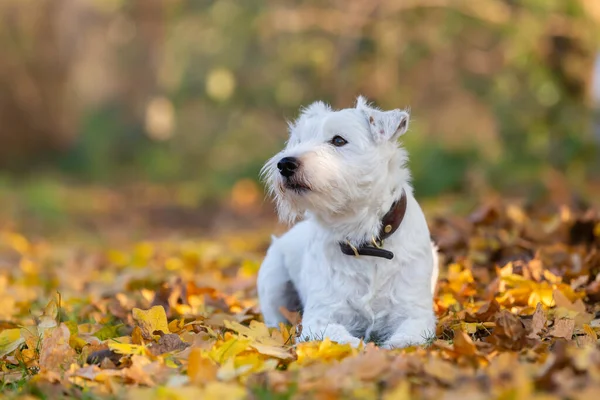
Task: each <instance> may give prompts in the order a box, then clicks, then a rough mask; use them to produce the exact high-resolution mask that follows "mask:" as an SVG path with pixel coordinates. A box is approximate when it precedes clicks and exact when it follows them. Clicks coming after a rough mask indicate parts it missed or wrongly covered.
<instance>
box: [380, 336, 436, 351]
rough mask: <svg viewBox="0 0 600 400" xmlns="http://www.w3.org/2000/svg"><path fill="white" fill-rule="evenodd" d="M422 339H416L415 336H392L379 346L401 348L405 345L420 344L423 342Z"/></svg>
mask: <svg viewBox="0 0 600 400" xmlns="http://www.w3.org/2000/svg"><path fill="white" fill-rule="evenodd" d="M425 343H426V342H425V341H424V340H417V339H416V338H410V337H407V338H393V339H390V340H388V341H387V342H385V343H384V344H382V345H381V346H380V347H381V348H383V349H388V350H393V349H403V348H405V347H411V346H420V345H422V344H425Z"/></svg>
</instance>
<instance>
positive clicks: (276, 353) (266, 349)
mask: <svg viewBox="0 0 600 400" xmlns="http://www.w3.org/2000/svg"><path fill="white" fill-rule="evenodd" d="M250 347H252V348H253V349H255V350H256V351H258V352H259V353H260V354H264V355H266V356H271V357H275V358H279V359H282V360H287V359H290V358H294V356H293V355H292V354H291V353H290V351H289V350H288V349H285V348H283V347H280V346H269V345H267V344H261V343H251V344H250Z"/></svg>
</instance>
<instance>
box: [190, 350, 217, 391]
mask: <svg viewBox="0 0 600 400" xmlns="http://www.w3.org/2000/svg"><path fill="white" fill-rule="evenodd" d="M187 375H188V378H190V382H192V383H194V384H198V383H208V382H211V381H214V380H215V379H216V378H217V366H216V365H215V363H214V362H213V361H212V360H210V359H209V358H207V357H205V356H204V355H203V353H202V350H201V349H199V348H195V349H192V351H191V352H190V356H189V359H188V369H187Z"/></svg>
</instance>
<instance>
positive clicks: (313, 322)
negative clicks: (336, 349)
mask: <svg viewBox="0 0 600 400" xmlns="http://www.w3.org/2000/svg"><path fill="white" fill-rule="evenodd" d="M327 309H329V308H328V307H327V306H325V305H323V306H321V307H310V308H308V307H307V309H306V310H305V312H304V316H303V318H302V334H301V336H300V337H299V338H298V341H301V342H309V341H312V340H324V339H325V338H329V340H331V341H333V342H337V343H342V344H345V343H348V344H350V345H351V346H353V347H358V346H359V345H360V342H361V340H360V339H359V338H357V337H355V336H352V334H351V333H350V332H349V331H348V329H346V327H345V326H344V325H342V324H340V323H339V322H337V321H336V320H335V318H331V314H328V315H323V313H322V312H321V311H322V310H327Z"/></svg>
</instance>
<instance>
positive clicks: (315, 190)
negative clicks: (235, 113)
mask: <svg viewBox="0 0 600 400" xmlns="http://www.w3.org/2000/svg"><path fill="white" fill-rule="evenodd" d="M408 119H409V114H408V113H407V112H406V111H401V110H392V111H381V110H379V109H376V108H374V107H372V106H370V105H369V104H368V103H367V102H366V100H365V99H364V98H363V97H359V98H358V99H357V103H356V107H355V108H349V109H343V110H339V111H334V110H332V109H331V108H330V107H329V106H327V105H325V104H324V103H322V102H316V103H314V104H312V105H310V106H309V107H308V108H306V109H304V110H302V113H301V115H300V117H299V118H298V120H297V121H296V122H295V123H293V124H290V138H289V141H288V142H287V145H286V147H285V149H284V150H283V151H281V152H280V153H279V154H277V155H276V156H274V157H273V158H272V159H271V160H269V161H268V162H267V163H266V165H265V166H264V168H263V174H264V176H265V178H266V180H267V182H268V185H269V188H270V190H271V194H272V195H273V196H274V197H275V200H276V202H277V209H278V213H279V215H280V217H281V219H282V220H285V221H290V222H291V221H294V220H295V219H296V218H298V217H300V216H304V220H303V221H302V222H299V223H297V224H296V225H295V226H294V227H293V228H292V229H291V230H290V231H289V232H287V233H286V234H285V235H283V236H282V237H281V238H278V239H277V238H273V243H272V245H271V247H270V248H269V250H268V251H267V255H266V258H265V260H264V262H263V264H262V266H261V268H260V271H259V274H258V294H259V301H260V306H261V310H262V313H263V316H264V320H265V322H266V324H267V325H268V326H277V325H278V324H279V323H280V322H285V318H284V317H283V315H282V314H281V312H280V307H286V308H288V309H299V310H302V312H303V320H302V324H303V334H302V337H301V338H300V340H315V339H323V338H324V337H329V338H330V339H331V340H333V341H336V342H339V343H350V344H351V345H353V346H357V345H358V344H359V343H360V341H361V339H364V340H365V341H368V340H376V341H378V342H379V343H382V344H383V346H384V347H388V348H394V347H406V346H408V345H414V344H421V343H424V342H426V341H428V340H429V339H430V338H431V337H432V336H434V335H435V316H434V313H433V290H434V287H435V282H436V280H437V274H438V265H437V250H436V249H435V246H433V245H432V243H431V241H430V236H429V229H428V227H427V223H426V221H425V217H424V215H423V212H422V210H421V208H420V207H419V204H418V203H417V201H416V200H415V198H414V196H413V191H412V187H411V185H410V172H409V171H408V169H407V167H406V162H407V153H406V151H405V150H404V149H402V148H401V147H399V145H398V143H397V140H398V138H399V137H400V136H401V135H403V134H404V133H405V132H406V130H407V129H408ZM336 135H339V136H342V137H343V138H344V139H345V140H346V141H347V142H348V143H347V144H346V145H344V146H342V147H336V146H334V145H332V144H331V143H330V141H331V139H332V138H333V137H335V136H336ZM283 157H296V158H297V159H298V160H299V162H300V166H299V167H298V169H297V170H296V174H295V175H294V177H293V178H292V179H294V182H295V183H299V184H302V185H304V186H306V187H307V188H308V190H298V189H294V188H293V187H289V186H286V180H287V179H286V178H284V177H283V176H282V175H281V174H280V172H279V170H278V168H277V163H278V161H279V160H281V159H282V158H283ZM403 189H404V192H405V193H406V196H407V208H406V214H405V217H404V220H403V221H402V223H401V224H400V227H399V228H398V230H397V231H396V232H395V233H394V234H393V235H392V236H391V237H390V238H388V239H387V240H386V241H385V242H384V248H385V249H388V250H390V251H392V252H393V253H394V258H393V259H392V260H387V259H384V258H378V257H368V256H359V257H353V256H348V255H345V254H343V253H342V252H341V251H340V247H339V245H338V243H339V242H343V241H346V240H348V241H349V242H350V243H353V244H355V245H358V244H359V243H363V242H365V241H369V240H371V238H372V237H373V236H377V234H378V232H379V230H380V228H381V218H382V217H383V215H384V214H385V213H386V212H387V211H388V210H389V209H390V208H391V206H392V204H393V203H394V201H396V200H398V199H399V198H400V196H401V194H402V190H403Z"/></svg>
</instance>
